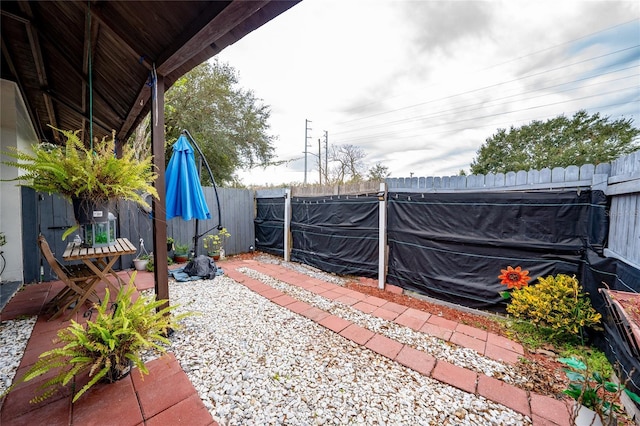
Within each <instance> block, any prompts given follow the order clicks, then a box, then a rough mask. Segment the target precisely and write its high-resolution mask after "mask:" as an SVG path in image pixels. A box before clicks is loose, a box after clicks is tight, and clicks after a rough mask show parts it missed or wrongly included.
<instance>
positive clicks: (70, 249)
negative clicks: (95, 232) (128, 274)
mask: <svg viewBox="0 0 640 426" xmlns="http://www.w3.org/2000/svg"><path fill="white" fill-rule="evenodd" d="M136 251H137V249H136V247H135V246H134V245H133V244H131V242H130V241H129V240H128V239H126V238H118V239H116V242H115V244H113V245H111V246H108V247H83V246H82V244H81V243H74V242H71V243H69V244H68V245H67V248H66V249H65V251H64V253H63V254H62V259H64V261H66V262H69V261H72V260H81V261H82V263H84V264H85V265H87V267H88V268H89V269H91V270H92V271H93V272H94V273H95V274H96V276H97V277H98V278H99V280H97V281H96V284H97V283H98V282H100V281H104V282H105V283H107V285H108V286H109V287H111V288H112V289H113V290H114V291H116V292H117V291H118V288H116V287H115V286H114V285H113V283H112V282H111V281H110V280H109V279H108V278H107V276H108V275H111V276H113V277H115V279H116V280H117V282H118V284H119V285H120V286H122V285H124V284H126V283H125V282H124V281H123V280H122V278H120V277H119V276H118V274H116V272H115V271H114V270H113V269H112V268H113V265H114V264H115V263H116V261H117V260H118V259H119V258H120V256H122V255H125V254H135V253H136ZM94 260H95V261H94ZM93 287H95V284H94V285H93V286H92V288H91V289H90V290H93ZM89 292H90V291H89Z"/></svg>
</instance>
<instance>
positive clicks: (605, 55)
mask: <svg viewBox="0 0 640 426" xmlns="http://www.w3.org/2000/svg"><path fill="white" fill-rule="evenodd" d="M638 47H640V45H638V44H636V45H634V46H629V47H626V48H623V49H619V50H616V51H613V52H609V53H605V54H602V55H598V56H593V57H591V58H587V59H583V60H580V61H577V62H572V63H570V64H566V65H563V66H560V67H556V68H551V69H547V70H544V71H539V72H536V73H532V74H526V75H524V76H522V77H518V78H514V79H511V80H507V81H503V82H500V83H495V84H491V85H488V86H484V87H479V88H477V89H473V90H468V91H465V92H460V93H455V94H453V95H449V96H444V97H441V98H438V99H432V100H429V101H425V102H420V103H417V104H413V105H408V106H405V107H401V108H396V109H393V110H389V111H383V112H378V113H375V114H370V115H367V116H364V117H359V118H355V119H353V120H347V121H342V122H340V123H337V125H342V124H347V123H351V122H354V121H359V120H364V119H367V118H372V117H378V116H381V115H385V114H390V113H394V112H398V111H403V110H406V109H410V108H415V107H418V106H424V105H428V104H431V103H434V102H437V101H442V100H447V99H451V98H455V97H457V96H463V95H469V94H472V93H477V92H480V91H482V90H487V89H494V88H497V87H499V86H503V85H506V84H509V83H515V82H518V81H522V80H524V79H527V78H531V77H537V76H540V75H543V74H546V73H550V72H553V71H559V70H562V69H565V68H568V67H571V66H574V65H580V64H583V63H586V62H590V61H594V60H596V59H602V58H605V57H607V56H611V55H615V54H617V53H621V52H625V51H628V50H631V49H637V48H638Z"/></svg>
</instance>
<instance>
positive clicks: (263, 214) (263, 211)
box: [254, 197, 284, 256]
mask: <svg viewBox="0 0 640 426" xmlns="http://www.w3.org/2000/svg"><path fill="white" fill-rule="evenodd" d="M254 227H255V233H256V249H257V250H260V251H264V252H266V253H271V254H275V255H278V256H284V197H277V198H257V199H256V218H255V219H254Z"/></svg>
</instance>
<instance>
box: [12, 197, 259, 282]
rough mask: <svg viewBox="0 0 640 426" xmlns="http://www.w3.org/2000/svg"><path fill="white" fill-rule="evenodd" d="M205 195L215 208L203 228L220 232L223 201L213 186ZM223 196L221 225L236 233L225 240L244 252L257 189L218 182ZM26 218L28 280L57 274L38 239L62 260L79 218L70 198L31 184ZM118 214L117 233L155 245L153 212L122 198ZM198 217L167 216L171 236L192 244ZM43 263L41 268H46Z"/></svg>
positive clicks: (228, 247)
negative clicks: (43, 191)
mask: <svg viewBox="0 0 640 426" xmlns="http://www.w3.org/2000/svg"><path fill="white" fill-rule="evenodd" d="M203 189H204V195H205V198H206V200H207V205H208V206H209V209H210V211H211V219H209V220H202V221H199V222H198V233H199V234H201V233H205V232H206V231H207V230H209V229H211V228H214V229H213V230H211V231H210V232H211V233H215V232H216V229H215V228H216V226H217V225H218V213H217V212H218V210H217V206H218V202H217V200H216V196H215V192H214V189H213V187H204V188H203ZM218 198H219V202H220V212H221V220H220V222H221V225H222V226H224V227H225V228H227V230H228V231H229V233H230V234H231V236H230V237H229V239H228V240H227V241H226V243H225V246H224V248H225V252H226V254H228V255H232V254H237V253H244V252H247V251H249V247H250V246H251V245H252V244H254V240H255V236H254V226H253V219H254V192H253V191H251V190H246V189H231V188H218ZM22 203H23V207H22V211H23V212H24V220H23V238H24V253H23V259H24V260H23V268H24V281H25V282H34V281H38V280H40V279H42V280H44V281H49V280H53V279H55V277H54V276H53V274H52V272H51V269H50V268H49V267H48V265H47V264H46V262H42V261H41V258H40V253H39V251H38V250H37V246H36V239H37V237H38V233H39V232H41V233H42V234H43V235H44V236H45V238H46V239H47V241H48V242H49V244H50V245H51V249H52V251H53V252H54V254H55V256H56V258H57V259H58V260H59V261H61V262H62V253H63V251H64V248H65V247H66V245H67V242H68V241H71V240H73V237H74V235H75V234H74V235H71V236H70V237H69V238H68V240H67V241H62V239H61V236H62V234H63V233H64V231H65V230H66V229H67V228H68V227H69V226H71V225H73V223H74V219H73V209H72V208H71V204H70V203H69V202H68V201H66V200H65V199H64V198H62V197H60V196H58V195H48V194H39V193H36V192H35V191H33V190H31V189H29V188H23V189H22ZM115 213H116V215H117V217H118V222H117V235H118V237H125V238H127V239H129V240H130V241H131V242H132V243H133V245H134V246H136V247H137V248H138V249H139V248H140V240H141V239H142V240H143V241H144V246H145V249H146V250H147V252H151V251H152V250H153V229H152V222H151V214H152V213H148V212H145V211H143V210H141V209H140V208H139V207H138V206H137V204H135V203H133V202H125V201H120V202H118V203H117V208H116V212H115ZM195 227H196V221H195V220H190V221H185V220H183V219H181V218H174V219H170V220H168V221H167V236H169V237H173V238H174V239H175V241H176V242H181V243H184V244H190V245H192V242H193V237H194V235H195V232H196V230H195ZM198 253H199V254H205V252H204V248H203V246H202V238H200V239H199V241H198ZM133 257H134V256H132V255H128V256H123V257H122V258H121V259H120V260H119V261H118V264H117V265H116V268H118V269H125V268H129V267H130V266H131V263H132V260H133ZM41 267H42V269H41Z"/></svg>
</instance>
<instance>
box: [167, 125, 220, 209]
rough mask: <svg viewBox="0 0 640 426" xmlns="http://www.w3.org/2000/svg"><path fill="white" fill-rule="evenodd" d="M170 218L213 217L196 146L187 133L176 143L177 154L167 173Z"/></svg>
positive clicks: (174, 154) (172, 157) (173, 156)
mask: <svg viewBox="0 0 640 426" xmlns="http://www.w3.org/2000/svg"><path fill="white" fill-rule="evenodd" d="M165 189H166V196H165V197H166V200H167V203H166V204H167V219H172V218H174V217H178V216H181V217H182V219H184V220H191V219H201V220H205V219H211V213H209V207H208V206H207V201H206V200H205V198H204V193H203V192H202V185H201V184H200V176H199V174H198V168H197V167H196V160H195V156H194V154H193V148H192V147H191V145H190V144H189V141H188V140H187V138H186V136H185V135H184V134H182V135H180V137H179V138H178V140H177V141H176V143H174V144H173V154H172V155H171V159H170V160H169V165H168V166H167V171H166V174H165Z"/></svg>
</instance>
